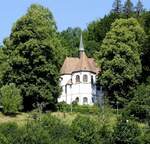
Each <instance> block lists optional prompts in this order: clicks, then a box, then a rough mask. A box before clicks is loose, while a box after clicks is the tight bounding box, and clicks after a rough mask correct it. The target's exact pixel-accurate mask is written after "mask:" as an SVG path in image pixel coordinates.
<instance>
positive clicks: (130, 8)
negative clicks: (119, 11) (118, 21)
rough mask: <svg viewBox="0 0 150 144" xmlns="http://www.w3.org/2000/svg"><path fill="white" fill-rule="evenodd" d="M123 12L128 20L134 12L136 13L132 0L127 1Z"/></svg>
mask: <svg viewBox="0 0 150 144" xmlns="http://www.w3.org/2000/svg"><path fill="white" fill-rule="evenodd" d="M123 11H124V13H125V15H126V17H127V18H129V17H130V15H131V14H132V12H134V7H133V3H132V2H131V0H126V1H125V3H124V8H123Z"/></svg>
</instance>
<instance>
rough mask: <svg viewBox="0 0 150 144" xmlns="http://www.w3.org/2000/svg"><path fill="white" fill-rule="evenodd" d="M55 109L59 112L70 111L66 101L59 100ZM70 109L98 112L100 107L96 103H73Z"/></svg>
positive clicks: (87, 112) (84, 112) (82, 111)
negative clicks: (91, 104)
mask: <svg viewBox="0 0 150 144" xmlns="http://www.w3.org/2000/svg"><path fill="white" fill-rule="evenodd" d="M57 109H58V110H59V111H61V112H71V105H69V104H66V102H60V103H58V105H57ZM72 111H73V112H77V113H78V112H79V113H82V114H98V113H99V112H100V108H99V107H98V106H96V105H94V106H89V105H77V104H76V103H73V104H72Z"/></svg>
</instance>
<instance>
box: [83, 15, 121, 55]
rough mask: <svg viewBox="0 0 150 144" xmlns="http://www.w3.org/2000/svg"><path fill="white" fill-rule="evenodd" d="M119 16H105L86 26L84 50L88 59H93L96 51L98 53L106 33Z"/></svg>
mask: <svg viewBox="0 0 150 144" xmlns="http://www.w3.org/2000/svg"><path fill="white" fill-rule="evenodd" d="M119 17H120V16H119V15H118V14H116V13H110V14H108V15H105V16H104V18H102V19H98V20H95V21H93V22H91V23H89V24H88V26H87V30H85V31H84V33H83V34H84V40H85V50H86V53H87V55H88V56H89V57H93V56H94V54H95V53H96V51H99V49H98V48H99V46H100V45H101V43H102V41H103V39H104V38H105V36H106V33H107V32H108V31H109V30H110V28H111V24H112V23H113V22H114V21H115V20H116V19H117V18H119Z"/></svg>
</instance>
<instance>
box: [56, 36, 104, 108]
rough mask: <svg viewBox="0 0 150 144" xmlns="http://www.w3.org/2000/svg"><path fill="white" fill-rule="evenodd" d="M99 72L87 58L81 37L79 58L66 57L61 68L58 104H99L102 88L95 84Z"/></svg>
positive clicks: (93, 61)
mask: <svg viewBox="0 0 150 144" xmlns="http://www.w3.org/2000/svg"><path fill="white" fill-rule="evenodd" d="M100 72H101V70H100V68H98V67H97V66H96V63H95V60H94V59H93V58H88V57H87V55H86V53H85V51H84V45H83V40H82V35H81V38H80V46H79V57H67V58H66V59H65V61H64V63H63V66H62V68H61V82H60V85H61V87H62V93H61V95H60V97H59V98H58V102H63V101H64V102H66V103H67V104H71V103H73V102H76V103H78V104H79V105H84V104H87V105H93V104H94V103H99V102H100V103H101V100H102V96H103V92H102V88H101V87H100V86H97V84H96V78H97V75H98V74H99V73H100Z"/></svg>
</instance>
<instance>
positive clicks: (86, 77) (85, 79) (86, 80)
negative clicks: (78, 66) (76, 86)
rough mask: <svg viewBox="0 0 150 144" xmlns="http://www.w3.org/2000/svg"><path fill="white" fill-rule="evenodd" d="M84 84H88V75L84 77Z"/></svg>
mask: <svg viewBox="0 0 150 144" xmlns="http://www.w3.org/2000/svg"><path fill="white" fill-rule="evenodd" d="M83 82H85V83H86V82H88V76H87V75H83Z"/></svg>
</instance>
